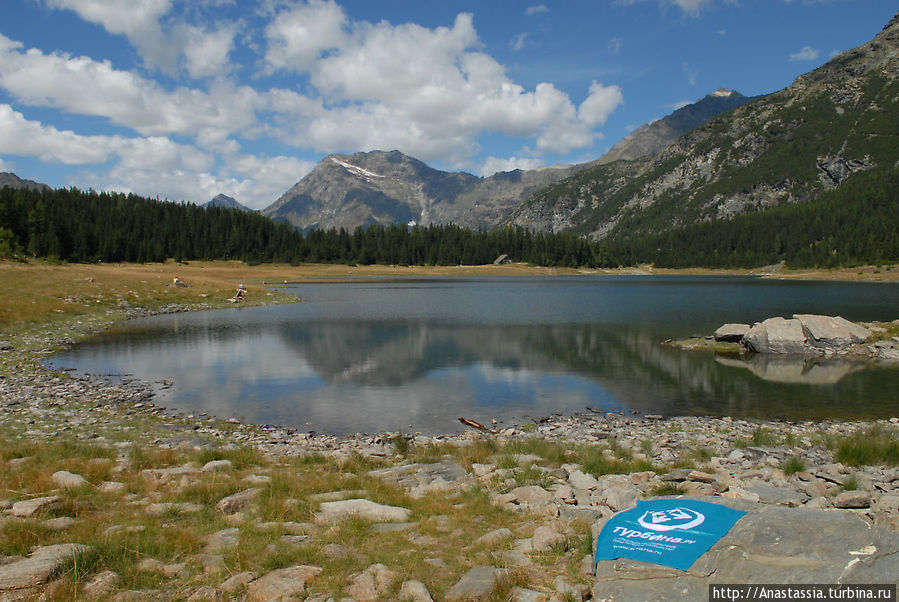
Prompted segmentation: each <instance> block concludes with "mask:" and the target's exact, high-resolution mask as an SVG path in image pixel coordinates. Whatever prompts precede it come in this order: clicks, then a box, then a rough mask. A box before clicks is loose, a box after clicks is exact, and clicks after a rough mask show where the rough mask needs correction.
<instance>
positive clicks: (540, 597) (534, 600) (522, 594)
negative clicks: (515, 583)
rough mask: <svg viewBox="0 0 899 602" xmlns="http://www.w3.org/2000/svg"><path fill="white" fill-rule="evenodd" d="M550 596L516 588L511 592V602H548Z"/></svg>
mask: <svg viewBox="0 0 899 602" xmlns="http://www.w3.org/2000/svg"><path fill="white" fill-rule="evenodd" d="M548 600H549V596H547V595H546V594H544V593H543V592H537V591H534V590H532V589H525V588H523V587H514V588H512V591H510V592H509V602H547V601H548Z"/></svg>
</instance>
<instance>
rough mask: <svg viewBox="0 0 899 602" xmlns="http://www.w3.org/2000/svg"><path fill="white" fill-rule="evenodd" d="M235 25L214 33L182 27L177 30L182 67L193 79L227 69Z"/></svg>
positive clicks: (232, 45)
mask: <svg viewBox="0 0 899 602" xmlns="http://www.w3.org/2000/svg"><path fill="white" fill-rule="evenodd" d="M235 33H236V26H235V25H233V24H232V25H226V26H223V27H221V28H220V29H217V30H214V31H207V30H205V29H202V28H199V27H194V26H191V25H182V26H180V27H179V28H178V29H177V36H178V37H179V38H180V39H181V46H182V47H183V49H184V66H185V69H187V73H188V74H189V75H190V76H191V77H193V78H204V77H212V76H215V75H219V74H222V73H225V72H227V71H228V69H229V65H230V61H229V58H230V57H229V55H230V54H231V51H232V49H233V48H234V34H235Z"/></svg>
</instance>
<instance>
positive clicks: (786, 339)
mask: <svg viewBox="0 0 899 602" xmlns="http://www.w3.org/2000/svg"><path fill="white" fill-rule="evenodd" d="M742 342H743V344H744V345H746V346H747V347H748V348H749V349H750V350H752V351H755V352H756V353H817V351H815V350H814V349H812V348H811V347H809V346H808V345H807V344H806V339H805V332H804V331H803V330H802V323H801V322H800V321H799V320H797V319H795V318H794V319H792V320H787V319H786V318H780V317H778V318H768V319H767V320H765V321H764V322H757V323H755V324H753V325H752V328H750V329H749V332H747V333H746V335H745V336H744V337H743V341H742Z"/></svg>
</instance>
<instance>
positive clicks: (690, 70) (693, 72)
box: [681, 63, 699, 86]
mask: <svg viewBox="0 0 899 602" xmlns="http://www.w3.org/2000/svg"><path fill="white" fill-rule="evenodd" d="M681 69H683V71H684V75H686V76H687V81H688V82H690V85H691V86H695V85H696V80H697V78H698V77H699V69H697V68H696V67H693V66H691V65H690V64H689V63H683V64H682V65H681Z"/></svg>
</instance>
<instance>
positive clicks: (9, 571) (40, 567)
mask: <svg viewBox="0 0 899 602" xmlns="http://www.w3.org/2000/svg"><path fill="white" fill-rule="evenodd" d="M89 550H90V547H88V546H85V545H82V544H78V543H62V544H56V545H52V546H43V547H40V548H37V549H36V550H34V551H33V552H32V553H31V554H29V555H28V558H25V559H22V560H18V561H16V562H12V563H10V564H5V565H0V592H5V591H8V590H17V589H26V588H30V587H35V586H37V585H40V584H42V583H44V582H46V581H47V579H49V578H50V575H52V574H53V573H54V572H55V571H56V570H57V569H58V568H59V567H61V566H62V565H63V563H65V562H67V561H69V560H71V559H73V558H75V557H76V556H78V555H80V554H84V553H85V552H88V551H89Z"/></svg>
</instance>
